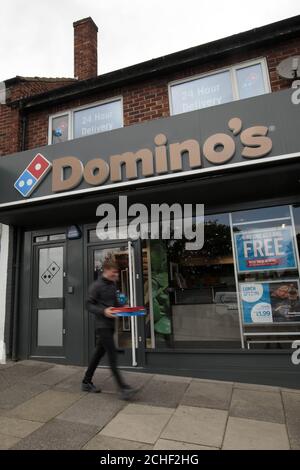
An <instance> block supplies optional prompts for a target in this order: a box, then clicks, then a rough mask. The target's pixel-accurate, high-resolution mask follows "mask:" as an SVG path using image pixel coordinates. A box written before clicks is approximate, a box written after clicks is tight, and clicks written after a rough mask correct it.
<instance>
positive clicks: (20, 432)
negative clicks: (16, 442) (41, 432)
mask: <svg viewBox="0 0 300 470" xmlns="http://www.w3.org/2000/svg"><path fill="white" fill-rule="evenodd" d="M40 426H42V424H41V423H37V422H35V421H28V420H24V419H18V418H8V417H7V416H0V429H1V433H3V434H5V435H7V436H13V437H20V438H23V437H26V436H28V435H29V434H31V433H32V432H33V431H35V430H36V429H38V428H39V427H40Z"/></svg>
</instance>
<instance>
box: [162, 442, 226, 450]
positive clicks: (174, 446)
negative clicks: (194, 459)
mask: <svg viewBox="0 0 300 470" xmlns="http://www.w3.org/2000/svg"><path fill="white" fill-rule="evenodd" d="M153 450H219V449H218V447H208V446H200V445H198V444H188V443H187V442H180V441H171V440H169V439H158V441H157V442H156V444H155V445H154V447H153Z"/></svg>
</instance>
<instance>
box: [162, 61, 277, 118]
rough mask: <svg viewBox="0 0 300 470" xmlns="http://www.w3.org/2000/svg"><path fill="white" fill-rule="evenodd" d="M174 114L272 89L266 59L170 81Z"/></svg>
mask: <svg viewBox="0 0 300 470" xmlns="http://www.w3.org/2000/svg"><path fill="white" fill-rule="evenodd" d="M169 90H170V109H171V114H181V113H186V112H188V111H194V110H196V109H203V108H207V107H210V106H216V105H219V104H224V103H228V102H230V101H234V100H238V99H244V98H250V97H253V96H258V95H262V94H264V93H268V92H270V85H269V81H268V74H267V65H266V62H265V60H264V59H261V60H256V61H253V62H251V63H249V62H248V63H244V64H239V65H236V66H233V67H230V68H228V69H225V70H222V71H220V72H214V73H210V74H205V75H201V76H197V77H191V78H189V79H187V80H180V81H177V82H174V83H171V84H170V87H169Z"/></svg>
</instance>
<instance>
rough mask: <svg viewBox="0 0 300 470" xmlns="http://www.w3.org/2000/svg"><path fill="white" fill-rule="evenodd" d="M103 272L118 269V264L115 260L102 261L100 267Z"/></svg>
mask: <svg viewBox="0 0 300 470" xmlns="http://www.w3.org/2000/svg"><path fill="white" fill-rule="evenodd" d="M102 269H103V271H105V270H107V269H119V266H118V263H117V262H116V260H115V258H113V257H111V258H107V259H105V260H104V262H103V265H102Z"/></svg>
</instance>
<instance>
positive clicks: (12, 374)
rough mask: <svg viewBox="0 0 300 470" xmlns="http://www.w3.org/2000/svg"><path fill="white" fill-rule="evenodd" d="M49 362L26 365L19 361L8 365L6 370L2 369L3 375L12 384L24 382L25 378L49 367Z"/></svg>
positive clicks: (29, 377)
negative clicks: (10, 365) (11, 365)
mask: <svg viewBox="0 0 300 470" xmlns="http://www.w3.org/2000/svg"><path fill="white" fill-rule="evenodd" d="M49 367H50V366H49V365H48V364H43V363H39V364H35V365H31V366H28V365H24V364H19V363H17V364H16V365H14V366H13V367H8V368H6V369H4V370H1V374H3V377H4V378H5V379H6V380H7V381H8V382H9V383H10V385H14V384H17V383H19V382H24V380H28V379H32V378H33V376H35V375H37V374H40V373H41V372H44V371H46V370H48V369H49Z"/></svg>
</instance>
